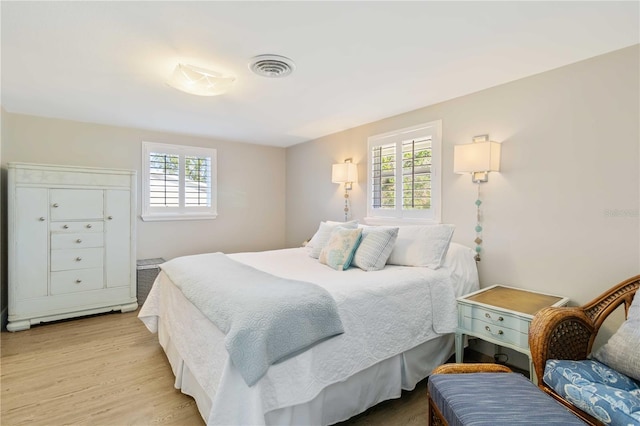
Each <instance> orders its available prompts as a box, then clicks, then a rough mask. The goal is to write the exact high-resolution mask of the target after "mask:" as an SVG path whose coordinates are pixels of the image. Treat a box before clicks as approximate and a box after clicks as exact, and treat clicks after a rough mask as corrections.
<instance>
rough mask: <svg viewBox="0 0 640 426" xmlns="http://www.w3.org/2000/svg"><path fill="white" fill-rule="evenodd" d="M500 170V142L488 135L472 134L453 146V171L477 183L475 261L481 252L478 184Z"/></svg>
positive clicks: (480, 214) (478, 259) (480, 201)
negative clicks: (460, 143)
mask: <svg viewBox="0 0 640 426" xmlns="http://www.w3.org/2000/svg"><path fill="white" fill-rule="evenodd" d="M498 171H500V144H499V143H498V142H492V141H490V140H489V135H481V136H474V138H473V143H469V144H465V145H455V146H454V147H453V172H454V173H459V174H465V173H471V181H472V182H473V183H477V184H478V198H477V199H476V202H475V205H476V227H475V231H476V239H475V240H474V242H475V243H476V249H475V250H476V257H475V259H476V261H478V262H479V261H480V253H481V252H482V211H481V210H480V205H481V204H482V200H481V198H480V184H481V183H483V182H487V181H488V180H489V172H498Z"/></svg>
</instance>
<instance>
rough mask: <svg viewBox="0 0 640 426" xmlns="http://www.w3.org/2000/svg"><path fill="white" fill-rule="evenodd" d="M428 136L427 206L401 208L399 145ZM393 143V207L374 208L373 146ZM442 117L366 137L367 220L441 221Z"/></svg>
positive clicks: (377, 221) (381, 221)
mask: <svg viewBox="0 0 640 426" xmlns="http://www.w3.org/2000/svg"><path fill="white" fill-rule="evenodd" d="M426 137H431V200H430V202H431V204H430V208H429V209H403V207H402V195H403V190H402V182H403V176H402V144H403V142H406V141H409V140H412V139H416V140H417V139H423V138H426ZM389 144H395V150H396V164H397V165H399V167H398V166H396V170H395V179H396V180H395V184H396V188H395V194H396V197H395V208H394V209H383V208H374V207H373V164H372V163H373V158H372V157H373V155H372V151H373V148H375V147H379V146H384V145H389ZM441 163H442V120H436V121H432V122H428V123H422V124H418V125H415V126H411V127H406V128H403V129H398V130H394V131H391V132H387V133H382V134H378V135H373V136H370V137H369V138H368V139H367V218H366V220H367V222H369V223H372V224H385V223H388V224H390V223H407V222H416V223H441V219H442V217H441V212H442V191H441V187H442V169H441Z"/></svg>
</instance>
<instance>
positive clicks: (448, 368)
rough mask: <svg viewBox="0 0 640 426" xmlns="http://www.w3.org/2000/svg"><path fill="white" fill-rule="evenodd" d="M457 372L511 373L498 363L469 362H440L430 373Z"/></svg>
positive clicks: (507, 368)
mask: <svg viewBox="0 0 640 426" xmlns="http://www.w3.org/2000/svg"><path fill="white" fill-rule="evenodd" d="M458 373H512V371H511V369H509V367H505V366H504V365H500V364H489V363H477V364H474V363H470V364H442V365H440V366H438V367H436V368H434V370H433V371H432V372H431V374H458Z"/></svg>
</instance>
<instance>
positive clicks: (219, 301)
mask: <svg viewBox="0 0 640 426" xmlns="http://www.w3.org/2000/svg"><path fill="white" fill-rule="evenodd" d="M160 267H161V268H162V270H163V271H164V272H165V273H166V274H167V275H168V276H169V278H171V281H173V283H174V284H175V285H176V286H178V287H179V288H180V290H181V291H182V293H183V294H184V295H185V297H186V298H187V299H189V300H190V301H191V303H193V304H194V305H195V306H196V307H197V308H198V309H200V311H201V312H202V313H203V314H204V315H205V316H206V317H207V318H209V320H211V321H212V322H213V323H214V324H215V325H216V326H217V327H218V328H219V329H220V330H221V331H222V332H223V333H225V335H226V337H225V346H226V349H227V351H228V352H229V356H230V358H231V361H232V362H233V364H234V366H235V367H236V368H237V369H238V370H239V372H240V374H241V375H242V377H243V378H244V380H245V382H246V383H247V385H249V386H252V385H253V384H255V383H256V382H257V381H258V380H259V379H260V378H261V377H262V376H263V375H264V374H265V373H266V372H267V369H268V368H269V366H270V365H271V364H275V363H277V362H280V361H283V360H285V359H287V358H289V357H290V356H293V355H295V354H296V353H299V352H302V351H304V350H306V349H309V348H310V347H311V346H313V345H315V344H316V343H319V342H321V341H322V340H325V339H327V338H329V337H332V336H336V335H338V334H341V333H343V332H344V329H343V327H342V322H341V321H340V316H339V315H338V308H337V305H336V303H335V300H334V299H333V298H332V297H331V295H330V294H329V293H328V292H327V291H326V290H325V289H323V288H322V287H319V286H317V285H315V284H312V283H308V282H303V281H295V280H289V279H284V278H281V277H277V276H275V275H271V274H268V273H266V272H263V271H260V270H258V269H255V268H253V267H251V266H248V265H245V264H243V263H240V262H236V261H235V260H233V259H230V258H229V257H227V256H226V255H224V254H222V253H210V254H201V255H195V256H185V257H179V258H176V259H173V260H170V261H169V262H166V263H164V264H162V265H161V266H160Z"/></svg>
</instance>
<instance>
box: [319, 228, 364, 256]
mask: <svg viewBox="0 0 640 426" xmlns="http://www.w3.org/2000/svg"><path fill="white" fill-rule="evenodd" d="M338 227H339V228H343V229H356V228H357V227H358V222H357V221H355V220H352V221H351V222H329V221H327V222H320V227H319V228H318V232H316V234H315V235H314V236H313V238H311V241H309V244H307V247H309V256H311V257H313V258H316V259H317V258H318V257H320V252H321V251H322V249H323V248H324V246H325V245H327V241H329V237H331V231H333V230H334V229H336V228H338Z"/></svg>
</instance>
